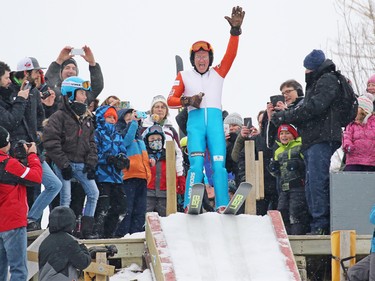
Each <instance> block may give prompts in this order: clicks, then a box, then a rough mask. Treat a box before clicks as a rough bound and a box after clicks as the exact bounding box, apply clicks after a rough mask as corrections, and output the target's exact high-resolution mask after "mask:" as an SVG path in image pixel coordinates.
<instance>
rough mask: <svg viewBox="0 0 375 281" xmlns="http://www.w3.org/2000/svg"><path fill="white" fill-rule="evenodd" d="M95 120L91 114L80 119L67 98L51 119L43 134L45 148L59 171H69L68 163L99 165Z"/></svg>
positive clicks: (87, 112)
mask: <svg viewBox="0 0 375 281" xmlns="http://www.w3.org/2000/svg"><path fill="white" fill-rule="evenodd" d="M92 118H93V117H92V114H91V113H90V112H89V111H86V113H85V114H84V115H83V116H82V117H80V118H78V117H77V115H75V114H74V112H73V111H72V109H71V108H70V106H69V103H68V101H67V99H66V97H64V99H63V103H62V108H61V109H59V110H58V111H56V112H55V113H53V114H52V115H51V117H50V118H49V119H48V123H47V124H46V126H45V127H44V131H43V146H44V148H45V150H46V152H47V155H48V157H49V158H50V159H51V160H52V161H53V162H54V163H55V164H56V165H57V167H58V168H59V169H63V168H66V167H67V166H68V165H69V162H75V163H85V164H89V165H90V166H91V167H95V166H96V164H97V162H98V155H97V148H96V144H95V140H94V133H95V128H94V123H93V120H92Z"/></svg>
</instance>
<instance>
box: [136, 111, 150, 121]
mask: <svg viewBox="0 0 375 281" xmlns="http://www.w3.org/2000/svg"><path fill="white" fill-rule="evenodd" d="M135 115H137V118H139V119H146V118H147V112H145V111H140V110H137V111H136V112H135Z"/></svg>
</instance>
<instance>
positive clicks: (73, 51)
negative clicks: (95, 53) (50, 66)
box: [70, 49, 85, 56]
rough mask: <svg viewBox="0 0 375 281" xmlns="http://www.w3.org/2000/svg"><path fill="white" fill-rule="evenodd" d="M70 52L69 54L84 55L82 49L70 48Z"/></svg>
mask: <svg viewBox="0 0 375 281" xmlns="http://www.w3.org/2000/svg"><path fill="white" fill-rule="evenodd" d="M70 54H71V55H79V56H80V55H84V54H85V52H84V51H83V49H71V50H70Z"/></svg>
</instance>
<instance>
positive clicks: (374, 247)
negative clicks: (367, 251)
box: [370, 205, 375, 253]
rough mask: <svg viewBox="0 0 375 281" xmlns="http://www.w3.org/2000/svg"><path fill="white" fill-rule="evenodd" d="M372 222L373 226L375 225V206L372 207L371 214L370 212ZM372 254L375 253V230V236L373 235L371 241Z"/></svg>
mask: <svg viewBox="0 0 375 281" xmlns="http://www.w3.org/2000/svg"><path fill="white" fill-rule="evenodd" d="M370 222H371V223H372V224H375V205H374V206H372V209H371V212H370ZM371 253H375V230H374V234H373V235H372V239H371Z"/></svg>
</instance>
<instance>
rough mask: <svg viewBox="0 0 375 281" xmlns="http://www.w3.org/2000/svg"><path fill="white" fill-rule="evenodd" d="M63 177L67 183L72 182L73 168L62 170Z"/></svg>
mask: <svg viewBox="0 0 375 281" xmlns="http://www.w3.org/2000/svg"><path fill="white" fill-rule="evenodd" d="M61 175H62V177H63V179H64V180H66V181H68V180H71V179H72V177H73V170H72V166H70V165H69V166H68V167H66V168H63V169H62V170H61Z"/></svg>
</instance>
